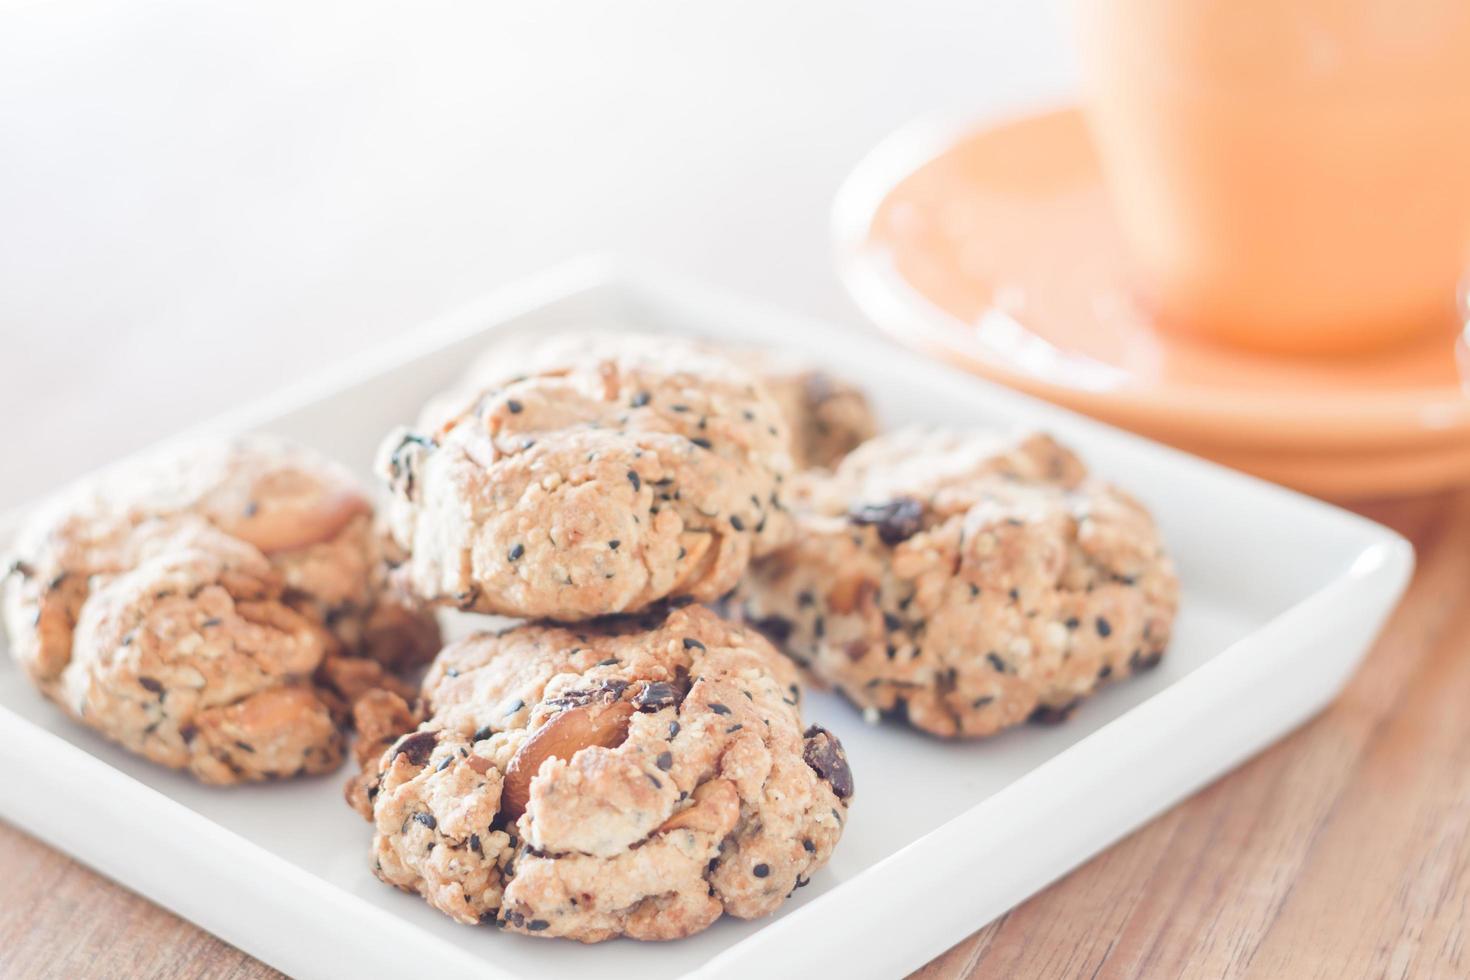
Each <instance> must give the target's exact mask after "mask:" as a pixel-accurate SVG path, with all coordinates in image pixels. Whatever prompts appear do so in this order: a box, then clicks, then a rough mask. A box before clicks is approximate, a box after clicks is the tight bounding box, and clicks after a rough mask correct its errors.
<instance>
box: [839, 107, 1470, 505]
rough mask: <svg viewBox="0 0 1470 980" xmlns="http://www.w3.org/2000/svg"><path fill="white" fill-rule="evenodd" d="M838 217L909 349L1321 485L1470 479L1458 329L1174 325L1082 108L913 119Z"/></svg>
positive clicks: (845, 247)
mask: <svg viewBox="0 0 1470 980" xmlns="http://www.w3.org/2000/svg"><path fill="white" fill-rule="evenodd" d="M835 217H836V236H837V243H836V244H837V252H838V262H839V267H840V270H841V273H842V276H843V279H844V281H845V283H846V285H847V287H848V289H849V290H850V291H851V293H852V295H853V297H854V298H855V299H856V300H857V302H858V304H859V306H861V307H862V309H863V310H864V312H866V313H867V314H868V315H869V316H870V317H871V318H872V319H873V320H874V321H876V322H877V323H878V325H879V326H881V327H882V328H883V329H885V330H887V331H888V332H890V333H891V334H893V335H894V336H896V337H897V338H898V339H900V340H902V341H903V342H904V343H906V344H910V345H912V346H915V347H919V348H922V349H925V350H927V351H929V352H931V353H935V354H937V355H939V356H941V357H943V358H945V359H947V360H950V361H953V362H955V363H957V364H960V365H962V366H964V367H966V368H968V369H970V370H973V371H975V372H976V373H978V374H982V375H984V376H986V377H989V378H992V379H994V380H997V381H1000V382H1003V383H1005V384H1007V385H1010V386H1012V387H1015V388H1019V389H1021V390H1024V391H1027V392H1030V393H1032V394H1035V395H1039V396H1041V397H1044V398H1047V399H1049V400H1051V401H1055V402H1057V403H1059V404H1062V405H1066V406H1067V407H1069V408H1073V409H1076V410H1078V411H1082V412H1085V413H1087V414H1090V415H1094V416H1096V417H1098V418H1101V419H1104V420H1106V421H1109V422H1112V423H1114V424H1117V425H1121V426H1124V427H1127V428H1131V429H1134V430H1136V431H1138V432H1142V433H1144V434H1146V435H1149V436H1151V437H1154V438H1157V439H1160V440H1162V441H1165V442H1169V443H1172V444H1174V445H1177V446H1180V447H1182V448H1185V449H1188V450H1191V451H1194V452H1198V453H1200V454H1201V455H1206V456H1213V457H1215V458H1218V459H1220V460H1221V461H1222V462H1225V463H1227V464H1228V465H1235V466H1239V467H1240V468H1242V469H1246V470H1249V471H1250V472H1254V473H1257V474H1258V475H1261V476H1265V477H1267V478H1268V479H1274V480H1277V481H1278V482H1284V483H1287V484H1289V485H1292V486H1295V487H1298V488H1300V489H1303V490H1307V491H1309V492H1313V493H1319V494H1323V495H1327V496H1333V497H1352V496H1361V495H1365V494H1383V493H1404V492H1416V491H1423V490H1431V489H1437V488H1441V487H1444V486H1450V485H1455V484H1458V483H1462V482H1470V448H1467V447H1470V355H1467V353H1466V351H1465V349H1464V347H1465V343H1466V341H1465V338H1464V336H1463V334H1461V331H1460V329H1459V327H1458V326H1455V327H1446V328H1445V329H1444V330H1442V331H1439V332H1436V333H1433V334H1431V335H1428V336H1426V337H1424V338H1423V339H1422V340H1420V341H1416V342H1415V343H1414V344H1412V345H1410V346H1406V347H1402V348H1397V349H1394V350H1391V351H1388V352H1382V353H1377V354H1373V355H1370V356H1365V357H1355V358H1346V357H1345V358H1341V359H1327V360H1321V359H1315V360H1314V359H1306V358H1292V357H1281V356H1274V355H1266V354H1257V353H1253V352H1250V351H1243V350H1237V349H1233V348H1225V347H1219V346H1214V345H1212V344H1209V343H1207V342H1203V341H1199V340H1196V339H1193V338H1191V337H1188V336H1185V335H1182V334H1179V333H1177V332H1168V331H1163V330H1160V329H1158V328H1157V327H1156V325H1155V324H1154V323H1152V322H1151V321H1150V319H1149V317H1148V316H1147V315H1146V313H1145V312H1144V311H1143V310H1141V309H1139V307H1138V306H1137V305H1136V304H1135V303H1134V302H1133V300H1132V296H1131V294H1130V292H1129V290H1128V288H1127V283H1126V277H1125V272H1124V268H1123V259H1122V246H1121V242H1120V238H1119V235H1118V230H1117V228H1116V225H1115V222H1114V218H1113V215H1112V213H1111V208H1110V205H1109V202H1108V199H1107V197H1106V194H1105V192H1104V189H1103V186H1102V181H1101V174H1100V172H1099V169H1098V162H1097V158H1096V156H1095V154H1094V151H1093V148H1092V144H1091V141H1090V138H1089V136H1088V133H1087V130H1086V127H1085V125H1084V123H1083V121H1082V117H1081V115H1080V113H1079V112H1077V111H1076V110H1070V109H1069V110H1062V111H1056V112H1048V113H1044V114H1039V115H1033V116H1028V117H1025V118H1021V119H1018V120H1015V121H1012V122H1007V123H1003V124H1001V125H994V126H981V127H958V126H953V125H943V124H933V123H926V124H917V125H915V126H912V127H910V128H908V129H906V130H904V131H901V132H899V133H898V134H896V135H895V136H893V137H891V138H890V139H889V140H888V141H886V142H885V143H884V144H882V145H881V146H880V147H879V148H878V149H876V150H875V151H873V153H872V154H870V156H869V157H868V158H867V159H866V160H865V161H864V162H863V163H862V164H861V165H860V166H859V167H858V169H857V170H856V171H855V172H854V174H853V175H852V176H851V177H850V178H849V180H848V182H847V184H846V185H845V186H844V188H843V190H842V192H841V193H840V194H839V196H838V201H837V206H836V216H835ZM1457 335H1459V336H1458V337H1457ZM1457 344H1458V346H1459V347H1460V350H1459V353H1458V356H1459V358H1460V359H1462V363H1463V366H1462V365H1461V364H1457V349H1456V348H1457ZM1462 371H1463V372H1464V373H1463V374H1462ZM1390 461H1393V462H1392V464H1391V465H1390Z"/></svg>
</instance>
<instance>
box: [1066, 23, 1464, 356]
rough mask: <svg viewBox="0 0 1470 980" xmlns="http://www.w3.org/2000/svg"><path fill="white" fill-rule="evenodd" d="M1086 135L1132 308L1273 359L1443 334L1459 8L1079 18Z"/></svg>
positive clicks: (1455, 158) (1453, 219)
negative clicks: (1122, 250)
mask: <svg viewBox="0 0 1470 980" xmlns="http://www.w3.org/2000/svg"><path fill="white" fill-rule="evenodd" d="M1077 7H1078V25H1079V27H1080V33H1081V38H1080V42H1081V55H1082V66H1083V78H1084V92H1085V100H1086V108H1087V113H1088V120H1089V123H1090V125H1091V128H1092V130H1093V133H1094V137H1095V139H1096V141H1097V143H1098V148H1099V152H1100V155H1101V158H1102V162H1103V168H1104V172H1105V174H1106V177H1107V181H1108V186H1109V190H1110V192H1111V194H1112V196H1113V198H1114V201H1115V204H1116V206H1117V210H1118V214H1119V219H1120V221H1121V224H1122V228H1123V233H1124V240H1125V243H1126V248H1127V250H1128V253H1129V254H1128V258H1129V261H1130V264H1131V267H1132V270H1133V274H1134V276H1135V280H1136V285H1137V288H1138V291H1139V293H1140V296H1141V297H1142V298H1143V299H1144V301H1145V302H1147V303H1149V304H1150V305H1151V306H1152V307H1153V309H1154V310H1155V311H1156V313H1157V314H1158V316H1159V317H1160V320H1161V321H1162V322H1164V323H1167V324H1171V325H1175V326H1178V327H1180V328H1181V329H1185V330H1189V331H1192V332H1195V333H1198V334H1201V335H1204V336H1207V337H1211V338H1214V339H1217V340H1222V341H1227V342H1231V343H1237V344H1242V345H1247V346H1251V347H1255V348H1261V349H1268V350H1276V351H1291V352H1347V351H1358V350H1365V349H1369V348H1373V347H1378V346H1383V345H1387V344H1391V343H1393V342H1395V341H1399V340H1403V339H1406V338H1408V337H1410V336H1413V335H1415V334H1419V333H1421V332H1423V331H1426V330H1429V329H1433V328H1435V327H1444V326H1447V325H1449V324H1450V323H1452V322H1454V319H1455V297H1456V289H1457V283H1458V282H1459V280H1460V278H1461V277H1462V275H1463V274H1464V272H1465V268H1466V265H1467V260H1470V0H1078V4H1077Z"/></svg>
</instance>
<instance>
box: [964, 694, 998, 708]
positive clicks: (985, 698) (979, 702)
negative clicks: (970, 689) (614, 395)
mask: <svg viewBox="0 0 1470 980" xmlns="http://www.w3.org/2000/svg"><path fill="white" fill-rule="evenodd" d="M994 700H995V698H993V697H992V696H990V695H989V694H983V695H981V696H980V697H978V698H976V699H975V700H974V701H971V702H970V707H972V708H983V707H985V706H986V705H987V704H989V703H990V702H992V701H994Z"/></svg>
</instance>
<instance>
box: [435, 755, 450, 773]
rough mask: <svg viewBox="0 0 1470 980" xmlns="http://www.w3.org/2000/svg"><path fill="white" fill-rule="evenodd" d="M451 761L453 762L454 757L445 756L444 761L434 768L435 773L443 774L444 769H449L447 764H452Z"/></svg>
mask: <svg viewBox="0 0 1470 980" xmlns="http://www.w3.org/2000/svg"><path fill="white" fill-rule="evenodd" d="M453 761H454V756H452V755H446V756H445V757H444V761H443V762H441V763H439V764H438V765H437V766H435V767H434V771H435V772H443V771H444V770H446V769H448V768H449V764H450V763H452V762H453Z"/></svg>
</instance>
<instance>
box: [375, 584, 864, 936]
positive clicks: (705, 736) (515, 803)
mask: <svg viewBox="0 0 1470 980" xmlns="http://www.w3.org/2000/svg"><path fill="white" fill-rule="evenodd" d="M795 673H796V672H795V670H794V668H793V667H792V665H791V664H790V662H789V661H787V660H785V659H784V658H782V657H781V656H780V655H779V654H778V653H776V651H775V650H774V649H772V648H771V646H770V644H769V643H767V642H766V641H765V640H764V639H763V638H761V637H760V636H759V635H758V634H756V633H755V632H754V631H751V630H746V629H743V628H741V627H739V626H736V625H734V624H731V623H728V622H725V621H723V620H721V619H720V618H719V617H718V616H716V615H715V614H714V613H712V612H710V611H709V610H708V609H706V608H704V607H701V606H687V607H683V608H677V609H672V610H666V611H658V612H651V613H647V614H645V615H643V616H640V617H632V618H622V619H618V620H600V621H597V622H593V623H585V624H581V625H577V626H551V625H525V626H519V627H515V628H513V629H511V630H509V631H507V632H503V633H500V634H491V633H479V634H475V635H473V636H470V637H468V638H466V639H463V640H460V641H458V642H456V643H453V644H451V645H450V646H449V647H447V648H446V649H445V650H444V651H443V652H442V653H441V654H440V655H439V657H438V658H437V660H436V661H435V663H434V665H433V667H432V668H431V669H430V672H429V675H428V677H427V678H426V679H425V682H424V701H425V704H426V707H427V709H428V711H429V717H428V719H427V721H425V722H424V724H423V725H422V727H420V728H419V729H417V730H416V731H413V732H411V733H407V734H403V735H401V737H399V738H398V739H397V740H396V741H394V742H393V743H392V744H391V745H390V746H389V748H388V749H387V751H386V752H384V753H383V755H382V757H381V759H380V760H379V762H378V764H377V766H376V768H375V769H374V770H372V771H370V772H369V774H368V778H367V781H366V787H365V790H364V791H363V792H361V793H354V792H351V791H350V792H349V796H350V797H351V798H354V799H355V801H356V803H357V805H358V807H359V809H360V810H361V811H362V812H363V813H364V815H365V816H367V817H368V818H369V819H370V820H371V821H372V822H373V825H374V830H375V833H374V837H373V845H372V853H373V859H374V868H375V871H376V873H377V875H378V877H379V878H381V879H382V880H383V881H385V882H387V883H389V884H392V885H396V886H397V887H399V888H401V889H403V890H405V891H409V892H416V893H418V894H420V895H422V896H423V897H424V898H425V899H426V900H427V901H428V902H429V904H430V905H432V906H434V907H435V908H437V909H439V910H440V911H441V912H444V913H445V914H446V915H449V916H451V917H452V918H454V919H456V920H458V921H460V922H463V923H476V922H484V923H494V924H496V925H498V926H500V927H501V928H503V929H506V930H509V931H512V932H517V933H524V934H526V935H531V936H542V937H550V936H558V937H565V938H570V939H577V940H580V941H582V942H599V941H601V940H605V939H610V938H613V937H615V936H630V937H633V938H636V939H675V938H678V937H681V936H687V935H690V934H692V933H695V932H698V931H700V930H701V929H704V928H706V927H707V926H709V925H710V924H711V923H713V922H714V921H715V920H716V919H717V918H719V917H720V915H721V914H722V913H729V914H730V915H733V916H737V917H740V918H754V917H758V916H763V915H768V914H770V913H771V912H773V911H775V909H776V908H777V907H778V906H779V905H780V904H781V902H782V900H783V899H785V898H786V897H787V896H788V895H789V894H790V893H791V892H792V891H793V890H794V889H796V888H798V887H800V886H801V885H804V884H806V883H807V881H808V880H809V878H810V876H811V875H812V873H813V872H815V871H816V870H817V869H819V868H820V867H822V865H824V864H825V863H826V861H827V859H828V857H829V855H830V854H831V852H832V849H833V847H834V846H835V845H836V843H837V840H838V838H839V837H840V836H841V834H842V829H843V825H844V824H845V822H846V817H847V809H848V804H849V802H850V799H851V797H852V793H853V784H852V774H851V771H850V769H849V768H848V764H847V760H846V757H845V755H844V754H843V750H842V746H841V745H840V744H839V743H838V741H837V739H836V738H834V737H833V736H832V735H830V734H829V733H827V732H826V731H824V730H822V729H820V728H816V727H812V728H807V729H805V730H804V731H803V729H802V725H801V719H800V713H799V708H798V702H799V693H798V687H797V684H796V677H795ZM390 700H391V699H390ZM400 708H401V706H400ZM400 717H401V716H400Z"/></svg>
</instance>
